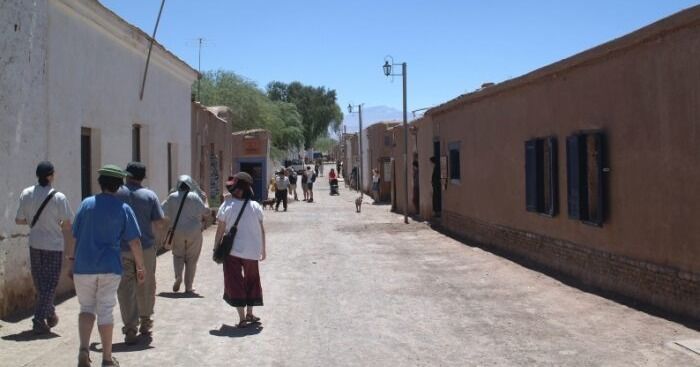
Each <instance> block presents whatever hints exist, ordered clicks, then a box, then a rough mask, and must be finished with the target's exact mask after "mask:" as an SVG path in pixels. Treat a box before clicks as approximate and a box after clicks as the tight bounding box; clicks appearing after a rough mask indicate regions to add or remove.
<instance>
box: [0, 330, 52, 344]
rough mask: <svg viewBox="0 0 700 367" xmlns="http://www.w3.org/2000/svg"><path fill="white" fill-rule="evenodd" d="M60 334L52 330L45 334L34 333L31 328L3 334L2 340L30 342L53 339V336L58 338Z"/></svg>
mask: <svg viewBox="0 0 700 367" xmlns="http://www.w3.org/2000/svg"><path fill="white" fill-rule="evenodd" d="M59 336H60V335H58V334H56V333H54V332H49V333H47V334H36V333H34V331H33V330H25V331H22V332H20V333H17V334H11V335H5V336H3V337H2V338H0V339H2V340H10V341H16V342H31V341H34V340H46V339H53V338H58V337H59Z"/></svg>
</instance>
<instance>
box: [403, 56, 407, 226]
mask: <svg viewBox="0 0 700 367" xmlns="http://www.w3.org/2000/svg"><path fill="white" fill-rule="evenodd" d="M401 74H402V75H403V169H404V171H403V172H404V175H403V194H404V196H403V222H404V223H406V224H408V116H407V115H406V113H407V111H406V63H405V62H404V63H402V64H401Z"/></svg>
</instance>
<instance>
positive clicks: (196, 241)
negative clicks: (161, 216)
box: [163, 175, 210, 295]
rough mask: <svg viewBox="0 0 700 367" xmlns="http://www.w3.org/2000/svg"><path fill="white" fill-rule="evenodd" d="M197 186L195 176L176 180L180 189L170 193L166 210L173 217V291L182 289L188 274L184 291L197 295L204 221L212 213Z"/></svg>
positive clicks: (185, 176) (169, 217) (166, 214)
mask: <svg viewBox="0 0 700 367" xmlns="http://www.w3.org/2000/svg"><path fill="white" fill-rule="evenodd" d="M198 187H199V186H198V185H197V183H196V182H194V180H193V179H192V177H190V176H188V175H182V176H180V178H179V179H178V181H177V191H175V192H173V193H172V194H170V196H168V199H167V200H166V201H165V203H164V204H163V212H165V216H166V217H167V218H168V219H170V223H171V230H170V232H171V233H172V244H167V243H166V248H167V247H168V246H172V252H173V267H174V269H175V283H173V292H178V291H179V290H180V285H181V284H182V282H183V276H182V275H183V273H184V275H185V277H184V282H185V293H187V294H190V295H194V294H195V293H194V276H195V273H196V272H197V262H198V261H199V255H200V254H201V252H202V228H203V226H202V223H203V221H204V219H205V217H206V216H208V215H210V211H209V206H208V205H207V204H206V202H204V201H203V200H202V197H201V196H200V195H199V194H197V190H198Z"/></svg>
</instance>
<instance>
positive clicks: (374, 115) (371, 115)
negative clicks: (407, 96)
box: [343, 106, 411, 133]
mask: <svg viewBox="0 0 700 367" xmlns="http://www.w3.org/2000/svg"><path fill="white" fill-rule="evenodd" d="M344 115H345V116H344V118H343V124H345V126H347V131H348V132H349V133H353V132H357V131H358V130H359V121H358V118H357V113H356V112H353V113H347V111H346V112H345V113H344ZM410 117H411V116H409V120H410ZM402 120H403V114H402V112H401V111H400V110H397V109H395V108H392V107H388V106H365V107H362V128H363V129H364V128H366V127H367V126H370V125H372V124H374V123H377V122H382V121H402Z"/></svg>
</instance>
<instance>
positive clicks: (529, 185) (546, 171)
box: [525, 137, 559, 216]
mask: <svg viewBox="0 0 700 367" xmlns="http://www.w3.org/2000/svg"><path fill="white" fill-rule="evenodd" d="M557 172H558V170H557V140H556V138H554V137H549V138H537V139H531V140H528V141H526V142H525V207H526V209H527V211H529V212H533V213H541V214H546V215H550V216H554V215H556V214H557V208H558V206H559V205H558V204H559V203H558V201H559V200H558V198H559V195H558V190H557V185H558V179H557V176H558V175H557Z"/></svg>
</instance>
